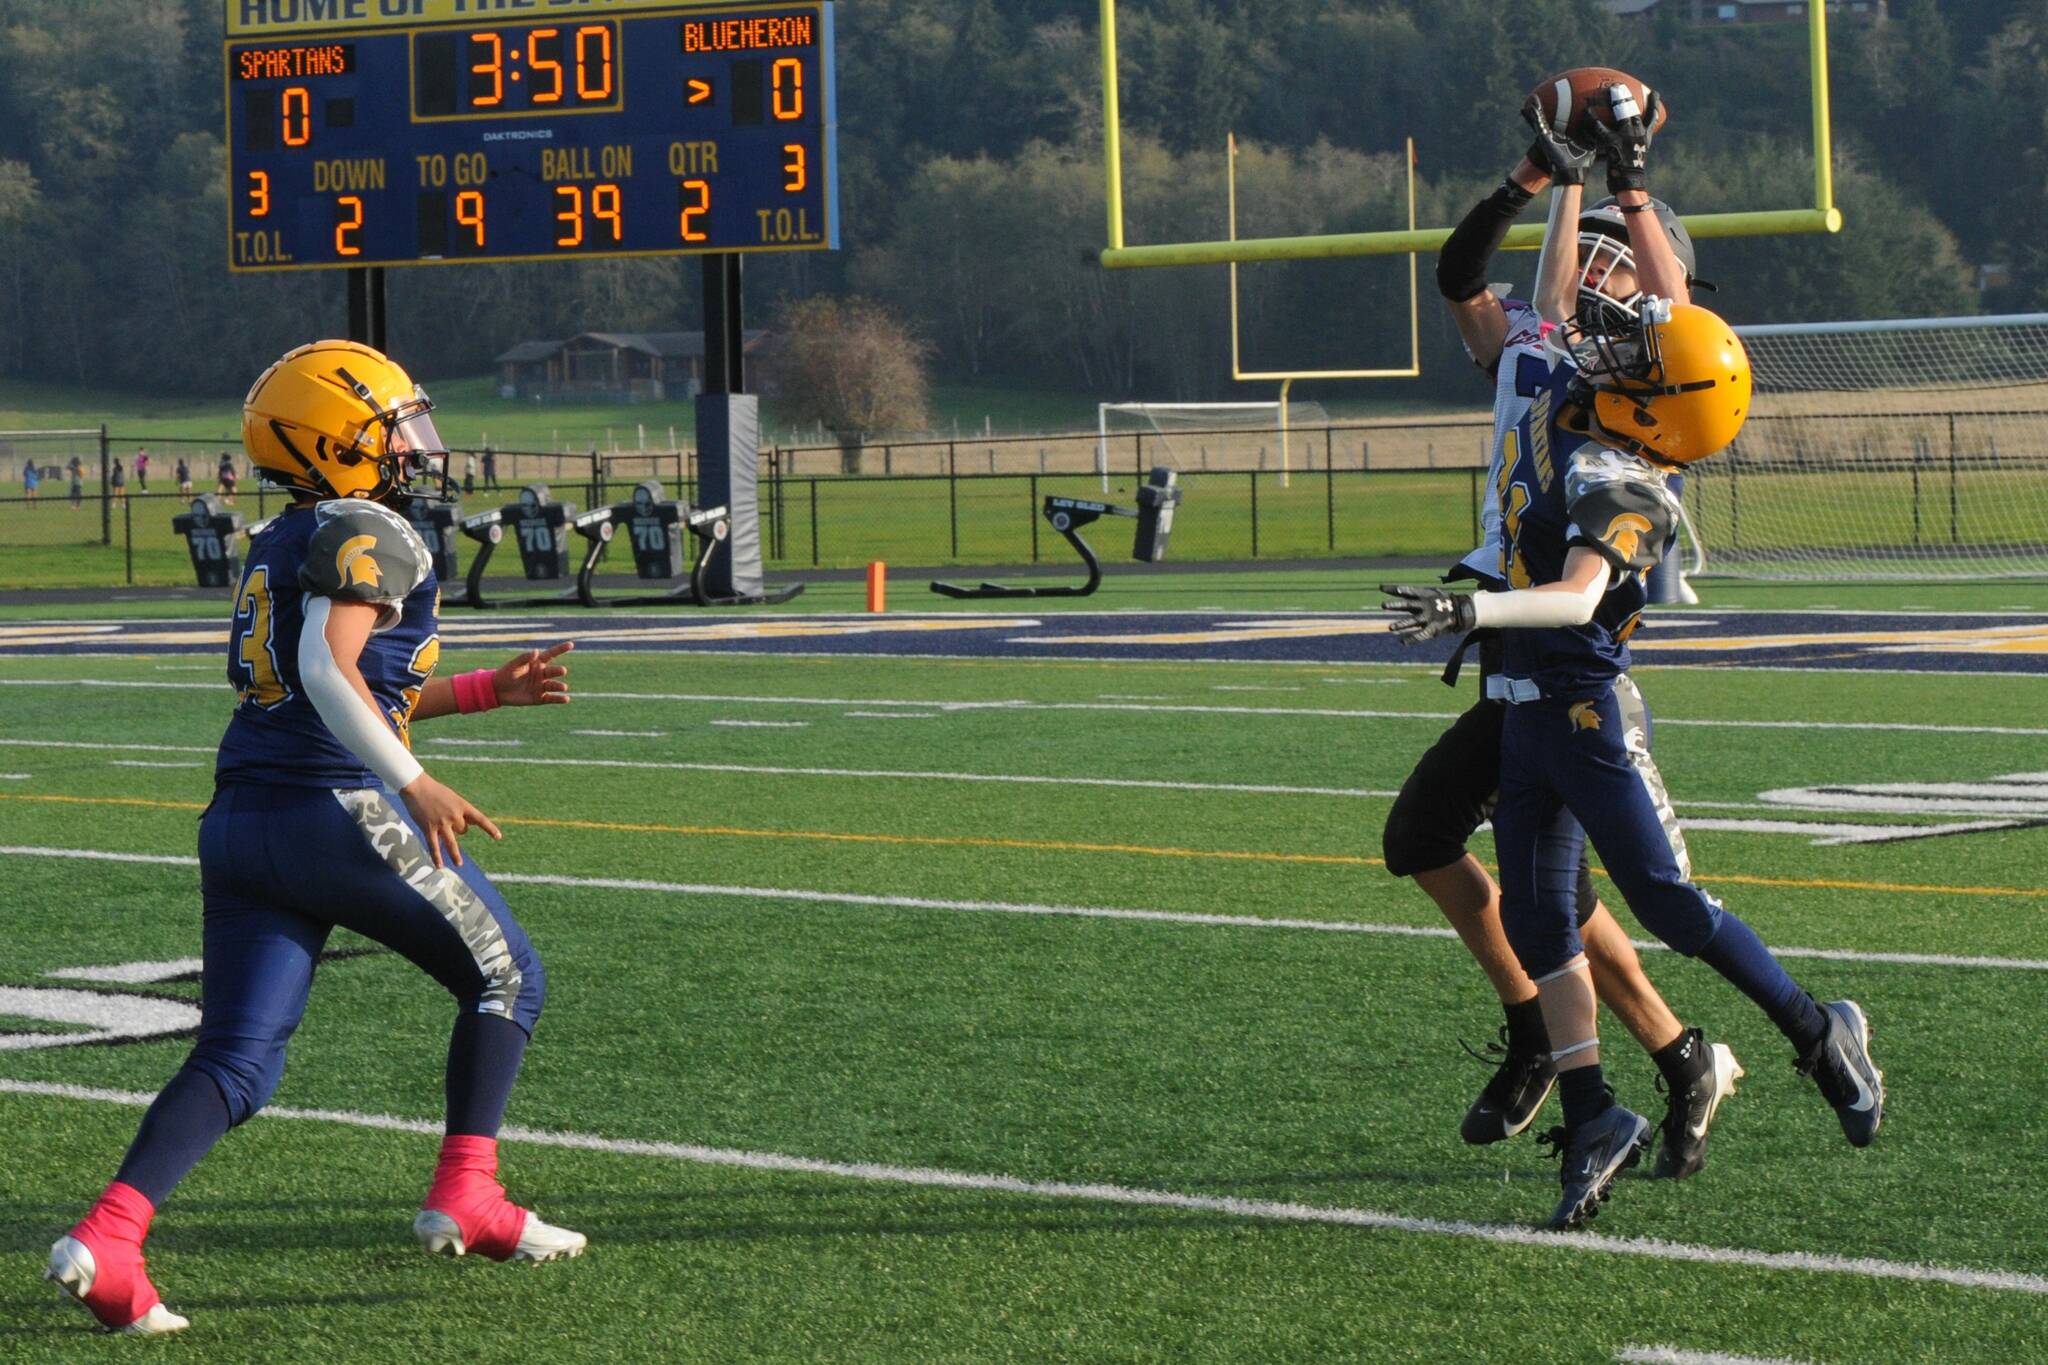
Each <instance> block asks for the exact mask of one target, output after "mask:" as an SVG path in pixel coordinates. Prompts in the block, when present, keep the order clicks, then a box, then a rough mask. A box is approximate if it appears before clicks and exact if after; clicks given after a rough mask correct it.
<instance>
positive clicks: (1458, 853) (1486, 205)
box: [1383, 95, 1742, 1179]
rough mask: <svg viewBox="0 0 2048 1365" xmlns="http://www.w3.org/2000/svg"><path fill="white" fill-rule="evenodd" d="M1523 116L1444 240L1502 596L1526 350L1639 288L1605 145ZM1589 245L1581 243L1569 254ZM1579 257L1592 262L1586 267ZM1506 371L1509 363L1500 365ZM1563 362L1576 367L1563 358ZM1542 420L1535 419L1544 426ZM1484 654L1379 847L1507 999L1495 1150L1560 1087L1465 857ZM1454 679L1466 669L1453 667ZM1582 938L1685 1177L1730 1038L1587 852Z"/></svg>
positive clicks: (1496, 707)
mask: <svg viewBox="0 0 2048 1365" xmlns="http://www.w3.org/2000/svg"><path fill="white" fill-rule="evenodd" d="M1522 114H1523V117H1524V118H1525V119H1527V120H1528V121H1529V122H1530V123H1531V125H1532V126H1533V127H1534V129H1535V131H1536V134H1537V140H1536V142H1535V144H1534V145H1533V146H1532V147H1531V148H1530V151H1529V155H1528V157H1527V158H1526V159H1525V160H1524V161H1523V162H1522V163H1521V164H1520V165H1518V166H1516V167H1515V169H1514V171H1513V172H1511V173H1510V175H1509V177H1508V182H1507V183H1506V184H1504V185H1503V186H1502V187H1501V188H1500V189H1499V190H1496V191H1495V192H1494V194H1493V196H1492V197H1491V198H1489V199H1487V200H1485V201H1483V202H1482V203H1480V204H1478V205H1477V206H1475V207H1474V208H1473V209H1472V211H1471V212H1470V213H1468V214H1467V215H1466V217H1465V219H1464V221H1463V222H1462V223H1461V224H1460V225H1459V226H1458V228H1457V230H1456V231H1455V232H1454V233H1453V234H1452V236H1451V239H1450V240H1449V241H1448V242H1446V243H1445V245H1444V249H1443V253H1442V255H1441V257H1440V258H1439V261H1438V266H1437V278H1438V284H1439V287H1440V289H1441V291H1442V292H1443V294H1444V296H1445V299H1446V301H1447V302H1448V303H1449V305H1450V307H1451V312H1452V315H1453V317H1454V318H1455V319H1456V321H1457V323H1458V326H1459V329H1460V332H1461V334H1462V335H1463V337H1464V340H1465V343H1466V346H1467V348H1468V349H1469V351H1470V352H1471V355H1472V359H1473V360H1474V362H1475V363H1477V364H1478V365H1479V367H1480V368H1481V369H1483V370H1485V371H1486V372H1487V373H1488V374H1489V375H1490V376H1491V377H1492V378H1493V379H1494V383H1495V390H1496V394H1495V409H1496V411H1497V412H1499V413H1501V414H1503V415H1504V416H1505V417H1506V419H1507V420H1505V421H1503V422H1502V424H1501V431H1500V432H1499V433H1497V437H1496V442H1495V447H1494V456H1493V458H1494V467H1493V478H1491V479H1490V480H1489V489H1490V490H1492V491H1491V493H1490V496H1489V498H1488V503H1489V506H1488V509H1487V516H1486V526H1487V536H1486V543H1485V544H1483V545H1481V546H1480V547H1479V548H1478V549H1476V550H1474V551H1473V552H1472V553H1471V554H1469V555H1467V556H1466V557H1465V559H1464V560H1463V561H1461V562H1460V563H1459V565H1458V566H1457V567H1456V568H1455V569H1453V571H1452V573H1451V574H1450V575H1449V577H1450V578H1451V579H1453V580H1456V579H1473V580H1477V581H1478V582H1479V583H1480V584H1481V586H1483V587H1485V588H1488V589H1490V590H1494V591H1500V590H1504V589H1506V588H1507V587H1508V583H1507V581H1506V579H1505V578H1504V577H1502V574H1503V573H1504V572H1505V570H1504V569H1503V567H1502V561H1503V556H1504V551H1503V548H1502V545H1501V515H1500V511H1499V507H1498V503H1499V499H1500V497H1501V496H1502V493H1503V490H1501V489H1500V486H1499V485H1500V477H1499V476H1500V475H1501V474H1502V473H1503V471H1504V469H1505V458H1506V457H1507V456H1509V455H1510V454H1512V453H1513V452H1514V451H1515V450H1516V443H1517V441H1518V440H1519V439H1520V438H1519V434H1518V433H1519V430H1520V427H1521V424H1522V420H1523V417H1524V416H1525V415H1527V414H1528V413H1529V411H1530V409H1531V408H1532V406H1533V405H1534V403H1535V401H1536V400H1535V399H1533V398H1532V397H1530V396H1528V395H1526V394H1522V393H1519V392H1517V384H1516V380H1517V367H1518V363H1519V360H1520V358H1521V357H1522V356H1523V355H1526V354H1535V355H1541V354H1543V339H1544V336H1545V335H1546V334H1547V333H1548V332H1549V331H1550V330H1551V328H1552V327H1553V326H1555V325H1558V324H1562V323H1565V322H1566V321H1568V320H1569V319H1570V318H1571V317H1572V315H1573V313H1574V312H1575V311H1581V310H1591V309H1595V308H1598V307H1599V306H1601V305H1602V304H1605V303H1612V304H1615V305H1616V306H1621V307H1626V306H1627V301H1628V300H1629V298H1630V297H1631V296H1632V295H1633V294H1634V293H1635V292H1636V280H1635V274H1636V271H1635V263H1634V258H1633V253H1632V251H1631V249H1630V247H1629V245H1628V238H1627V229H1626V227H1625V226H1624V224H1625V221H1626V220H1625V219H1624V218H1623V216H1622V215H1621V214H1620V213H1619V212H1616V211H1615V210H1614V208H1613V207H1612V206H1611V205H1602V206H1601V207H1600V208H1598V209H1595V210H1591V211H1588V212H1586V213H1584V214H1581V213H1580V199H1581V197H1582V194H1581V187H1582V185H1583V184H1584V181H1585V175H1586V170H1587V168H1588V167H1589V166H1590V165H1591V164H1592V162H1593V161H1594V159H1595V155H1596V149H1595V148H1592V147H1582V146H1579V145H1578V144H1576V143H1574V142H1573V141H1571V140H1570V139H1568V138H1566V137H1564V136H1563V135H1562V134H1560V133H1558V132H1556V131H1555V130H1554V129H1553V128H1552V127H1551V125H1550V123H1549V121H1548V120H1547V119H1546V118H1545V116H1544V114H1543V111H1542V107H1541V101H1540V100H1539V99H1538V98H1537V97H1536V96H1533V95H1532V96H1531V97H1530V100H1529V102H1528V103H1527V104H1526V105H1525V106H1524V107H1523V110H1522ZM1546 183H1548V184H1553V185H1556V186H1557V187H1558V194H1557V199H1558V202H1557V203H1555V204H1554V205H1553V211H1554V212H1555V213H1556V214H1557V215H1558V216H1557V218H1556V219H1555V221H1558V222H1566V223H1570V222H1576V223H1577V224H1578V232H1579V236H1578V240H1577V242H1576V243H1573V242H1571V240H1570V238H1569V237H1565V238H1563V239H1561V240H1560V241H1557V242H1553V243H1552V244H1551V247H1550V249H1549V250H1548V251H1546V252H1545V253H1544V256H1543V264H1542V266H1541V272H1542V273H1541V277H1540V278H1539V280H1538V283H1537V298H1538V306H1533V307H1532V306H1531V305H1530V304H1528V303H1524V302H1522V301H1520V300H1516V299H1502V298H1500V297H1498V296H1497V295H1495V294H1494V293H1493V291H1492V290H1490V289H1488V288H1487V287H1486V269H1487V266H1488V264H1489V262H1490V260H1491V258H1492V256H1493V253H1494V251H1495V250H1496V248H1497V247H1498V246H1499V244H1500V238H1501V235H1502V234H1503V233H1505V232H1506V230H1507V227H1508V225H1509V223H1510V222H1511V221H1512V220H1513V219H1514V217H1515V216H1516V215H1517V214H1518V213H1519V212H1520V210H1521V209H1522V208H1523V207H1524V206H1526V205H1527V203H1528V202H1529V200H1530V198H1531V197H1532V196H1533V195H1534V193H1535V192H1537V191H1539V190H1541V189H1542V188H1543V187H1544V185H1545V184H1546ZM1659 216H1660V221H1661V222H1662V223H1663V224H1664V225H1665V227H1666V228H1667V229H1668V232H1669V235H1670V239H1671V241H1670V247H1671V253H1670V254H1673V255H1675V257H1676V262H1675V264H1676V269H1677V271H1678V272H1679V273H1678V274H1677V276H1676V277H1675V279H1674V277H1672V276H1671V274H1670V266H1669V265H1668V264H1667V262H1666V261H1665V260H1663V259H1662V256H1661V255H1660V256H1659V258H1658V259H1657V260H1656V261H1654V262H1652V263H1651V265H1650V267H1649V268H1650V269H1651V270H1652V271H1655V272H1660V273H1659V278H1660V282H1662V283H1664V284H1665V285H1666V286H1667V287H1672V286H1673V285H1674V283H1675V285H1676V287H1679V288H1682V287H1683V285H1684V281H1686V280H1688V279H1689V278H1690V277H1691V275H1692V272H1693V268H1694V265H1693V255H1692V243H1691V240H1690V239H1689V238H1688V236H1687V235H1686V232H1685V229H1684V227H1683V226H1682V225H1680V224H1679V222H1678V219H1677V218H1676V216H1674V215H1670V214H1668V213H1666V212H1664V211H1663V210H1662V209H1661V208H1660V210H1659ZM1574 248H1578V249H1574ZM1579 249H1583V250H1584V252H1585V254H1586V258H1587V261H1588V268H1586V269H1581V267H1580V266H1579V264H1578V261H1579ZM1504 362H1505V363H1504ZM1559 363H1561V364H1567V365H1569V364H1571V363H1572V362H1571V361H1570V359H1569V358H1568V357H1564V356H1561V357H1559ZM1544 425H1545V424H1544V423H1543V422H1542V421H1540V420H1538V421H1537V426H1538V427H1539V428H1540V427H1543V426H1544ZM1473 643H1475V644H1476V645H1477V646H1478V649H1479V659H1480V673H1481V690H1482V692H1483V694H1484V695H1483V696H1482V697H1481V699H1480V700H1479V701H1478V702H1476V703H1474V704H1473V706H1472V707H1471V708H1470V709H1468V710H1467V711H1466V712H1465V713H1464V714H1463V715H1462V716H1460V717H1459V718H1458V720H1457V721H1456V722H1455V723H1454V724H1453V725H1452V726H1451V727H1450V728H1449V729H1448V730H1446V731H1445V732H1444V734H1443V735H1442V736H1441V737H1440V738H1439V739H1438V740H1437V742H1436V743H1435V744H1434V745H1432V746H1431V747H1430V749H1429V750H1428V751H1427V752H1426V753H1425V754H1424V755H1423V756H1422V759H1421V760H1420V761H1419V762H1418V763H1417V764H1416V765H1415V769H1414V771H1413V772H1411V773H1410V774H1409V776H1408V780H1407V781H1406V782H1405V783H1404V784H1403V785H1402V788H1401V793H1400V795H1399V797H1398V798H1397V799H1396V800H1395V802H1394V805H1393V807H1392V808H1391V809H1390V810H1389V812H1388V815H1387V823H1386V828H1385V831H1384V835H1383V852H1384V856H1385V860H1386V865H1387V869H1388V871H1390V872H1391V873H1393V874H1394V875H1395V876H1398V877H1413V878H1414V879H1415V882H1416V885H1418V886H1420V887H1421V888H1422V889H1423V890H1424V891H1425V892H1426V893H1427V894H1428V895H1429V896H1430V898H1431V899H1432V900H1434V901H1435V902H1436V903H1437V905H1438V907H1439V908H1440V909H1441V910H1442V911H1443V913H1444V917H1445V918H1446V919H1447V920H1449V921H1450V923H1451V925H1452V926H1453V928H1455V929H1456V931H1457V933H1458V936H1459V938H1460V939H1461V940H1462V941H1463V942H1464V943H1465V945H1466V947H1467V948H1468V949H1469V950H1470V951H1471V953H1472V955H1473V957H1474V958H1475V959H1476V960H1477V961H1478V963H1479V965H1480V967H1481V969H1482V970H1483V971H1484V972H1485V973H1486V976H1487V978H1488V980H1489V981H1490V982H1491V983H1492V985H1493V987H1494V991H1495V993H1496V994H1497V995H1498V996H1499V998H1500V1002H1501V1007H1502V1009H1503V1011H1504V1012H1505V1014H1506V1016H1507V1019H1506V1023H1505V1024H1504V1025H1503V1026H1502V1028H1501V1032H1500V1045H1499V1046H1497V1047H1494V1048H1492V1049H1491V1050H1492V1051H1493V1052H1494V1054H1495V1055H1497V1056H1498V1058H1499V1065H1498V1067H1497V1068H1496V1070H1495V1072H1494V1075H1493V1077H1492V1078H1491V1079H1490V1080H1489V1081H1488V1082H1487V1084H1486V1087H1485V1089H1484V1090H1482V1091H1481V1092H1480V1095H1479V1097H1478V1099H1476V1100H1475V1101H1473V1103H1472V1106H1471V1108H1470V1109H1469V1110H1468V1111H1467V1112H1466V1114H1465V1119H1464V1122H1463V1124H1462V1125H1461V1126H1460V1129H1459V1132H1460V1135H1461V1136H1463V1138H1464V1139H1465V1141H1466V1142H1469V1143H1473V1144H1475V1145H1476V1144H1484V1143H1491V1142H1499V1141H1501V1140H1502V1139H1504V1138H1511V1137H1514V1136H1516V1135H1517V1134H1519V1133H1521V1132H1523V1131H1524V1130H1526V1129H1527V1128H1528V1127H1529V1125H1530V1124H1531V1123H1533V1122H1534V1121H1535V1119H1536V1115H1537V1113H1538V1111H1539V1110H1540V1109H1541V1108H1542V1106H1543V1103H1544V1102H1545V1100H1547V1099H1548V1098H1549V1096H1550V1093H1551V1091H1552V1089H1553V1088H1554V1086H1555V1084H1556V1076H1557V1073H1556V1070H1555V1068H1554V1067H1553V1066H1552V1064H1551V1060H1550V1044H1549V1039H1548V1035H1547V1034H1546V1033H1545V1030H1544V1026H1543V1013H1542V1010H1541V1008H1540V1007H1539V1005H1538V1003H1537V992H1536V987H1535V984H1534V983H1533V982H1531V981H1530V980H1529V977H1528V975H1527V974H1526V973H1524V972H1523V971H1522V968H1521V965H1520V964H1519V963H1518V962H1517V961H1516V960H1515V955H1514V952H1513V950H1512V949H1511V948H1510V947H1509V946H1508V941H1507V938H1506V936H1505V935H1504V934H1503V932H1502V930H1501V924H1500V899H1499V896H1500V893H1499V888H1498V887H1497V886H1496V885H1495V884H1494V881H1493V879H1492V878H1491V877H1490V876H1488V875H1487V872H1486V869H1485V868H1484V867H1483V866H1482V865H1481V864H1480V862H1479V860H1478V859H1476V858H1474V857H1473V856H1472V855H1471V854H1470V853H1469V852H1467V851H1466V843H1467V841H1468V840H1469V839H1470V838H1471V836H1472V834H1473V832H1474V831H1475V830H1476V829H1478V827H1479V826H1480V825H1481V824H1482V823H1484V822H1485V821H1486V820H1488V819H1489V818H1491V816H1492V812H1493V806H1494V798H1495V794H1496V792H1497V790H1498V787H1499V778H1500V747H1501V726H1502V723H1503V720H1504V718H1505V713H1506V711H1507V706H1508V703H1507V701H1506V700H1505V697H1506V691H1505V680H1504V679H1503V678H1502V677H1501V676H1500V674H1501V661H1500V653H1501V647H1500V642H1499V638H1498V635H1497V633H1495V632H1490V631H1489V632H1484V633H1482V636H1480V637H1475V639H1474V640H1473ZM1450 676H1451V679H1452V680H1453V681H1455V677H1456V672H1455V670H1454V671H1453V672H1452V673H1451V675H1450ZM1575 888H1576V896H1575V900H1576V913H1577V917H1578V926H1579V934H1580V938H1581V939H1582V941H1583V942H1584V944H1585V949H1586V956H1587V961H1588V965H1589V968H1590V971H1591V975H1592V979H1593V983H1594V987H1595V990H1596V992H1597V994H1598V996H1599V998H1600V1001H1601V1002H1602V1003H1603V1004H1605V1005H1606V1006H1607V1007H1608V1008H1609V1009H1611V1010H1613V1011H1614V1012H1615V1014H1616V1015H1617V1016H1618V1017H1619V1018H1620V1019H1621V1021H1622V1023H1623V1024H1624V1026H1626V1027H1627V1029H1628V1030H1629V1032H1630V1033H1631V1034H1632V1035H1634V1037H1635V1038H1636V1040H1637V1041H1638V1042H1639V1043H1640V1044H1641V1045H1642V1046H1643V1048H1644V1050H1645V1051H1647V1052H1648V1053H1649V1054H1650V1057H1651V1060H1652V1061H1653V1062H1655V1063H1656V1066H1657V1069H1658V1073H1659V1075H1660V1077H1661V1078H1662V1082H1663V1086H1664V1089H1665V1092H1666V1095H1667V1097H1668V1103H1667V1106H1666V1113H1665V1117H1664V1121H1663V1124H1662V1125H1661V1133H1662V1141H1661V1143H1660V1144H1659V1147H1658V1151H1657V1164H1656V1174H1657V1175H1658V1176H1660V1177H1665V1178H1670V1179H1684V1178H1686V1177H1687V1176H1690V1175H1693V1174H1695V1173H1697V1172H1698V1171H1700V1170H1701V1169H1702V1168H1703V1167H1704V1166H1705V1164H1706V1143H1707V1131H1708V1128H1709V1126H1710V1125H1711V1124H1712V1122H1713V1120H1714V1116H1715V1114H1716V1112H1717V1111H1718V1109H1719V1107H1720V1104H1721V1101H1722V1100H1724V1099H1726V1098H1727V1097H1728V1095H1730V1094H1731V1093H1733V1091H1734V1088H1735V1082H1736V1079H1737V1078H1738V1077H1740V1076H1741V1075H1742V1068H1741V1066H1740V1065H1739V1064H1738V1063H1737V1062H1736V1060H1735V1056H1734V1053H1733V1052H1732V1051H1730V1049H1729V1048H1728V1046H1727V1045H1726V1044H1724V1043H1713V1044H1709V1043H1708V1042H1707V1041H1706V1040H1705V1038H1704V1037H1703V1036H1702V1035H1701V1033H1700V1030H1698V1029H1696V1028H1687V1027H1685V1026H1684V1025H1683V1024H1682V1023H1681V1022H1680V1020H1679V1019H1678V1017H1677V1016H1676V1015H1675V1014H1674V1013H1672V1011H1671V1008H1670V1006H1669V1005H1667V1004H1666V1003H1665V1001H1664V999H1663V997H1662V996H1661V995H1659V994H1658V992H1657V989H1656V987H1655V986H1653V985H1652V984H1651V983H1650V980H1649V978H1648V977H1647V976H1646V975H1645V974H1644V972H1643V968H1642V962H1641V959H1640V958H1638V956H1637V954H1636V950H1635V945H1634V944H1633V943H1631V942H1630V941H1629V937H1628V934H1627V933H1626V931H1624V930H1623V929H1622V927H1621V925H1620V924H1619V923H1617V922H1616V921H1615V919H1614V916H1613V915H1612V914H1610V913H1609V912H1608V910H1607V908H1606V907H1605V906H1603V905H1602V904H1601V903H1600V901H1599V898H1598V897H1597V896H1596V895H1595V893H1594V890H1593V877H1592V873H1591V871H1590V870H1589V868H1588V867H1587V864H1586V860H1585V857H1584V853H1583V850H1582V851H1581V856H1580V860H1579V864H1578V870H1577V877H1576V883H1575Z"/></svg>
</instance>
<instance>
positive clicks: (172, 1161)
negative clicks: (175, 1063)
mask: <svg viewBox="0 0 2048 1365" xmlns="http://www.w3.org/2000/svg"><path fill="white" fill-rule="evenodd" d="M231 1126H232V1125H231V1124H230V1122H229V1118H228V1102H227V1101H226V1100H224V1099H222V1098H221V1093H220V1087H219V1086H218V1085H216V1084H214V1080H213V1077H211V1076H209V1075H207V1074H206V1073H205V1072H204V1071H200V1070H198V1069H197V1068H195V1067H190V1066H187V1067H184V1068H182V1069H180V1070H179V1072H178V1074H177V1075H175V1076H173V1077H171V1082H170V1084H169V1085H166V1086H165V1087H164V1088H163V1089H162V1091H160V1092H159V1093H158V1094H157V1097H156V1099H155V1100H154V1101H153V1102H152V1103H151V1104H150V1106H149V1110H148V1112H147V1113H145V1114H143V1116H142V1126H141V1127H140V1128H139V1129H138V1130H137V1131H136V1134H135V1141H134V1143H133V1144H132V1145H130V1147H129V1148H128V1155H127V1157H126V1158H125V1159H123V1161H122V1162H121V1170H120V1173H119V1174H117V1175H116V1176H115V1177H114V1179H116V1180H118V1181H120V1182H121V1183H122V1184H124V1185H132V1186H133V1187H134V1188H136V1189H138V1190H140V1191H142V1193H143V1195H144V1196H145V1197H146V1198H147V1199H148V1200H149V1202H150V1203H152V1204H156V1205H161V1204H162V1203H163V1202H164V1200H166V1199H168V1198H169V1197H170V1194H171V1191H172V1190H174V1189H176V1188H177V1187H178V1182H179V1181H181V1180H183V1179H184V1178H185V1176H186V1174H187V1173H188V1172H189V1171H191V1169H192V1168H193V1167H194V1166H197V1165H198V1164H199V1159H200V1158H201V1157H203V1156H205V1155H206V1154H207V1153H208V1152H210V1151H212V1150H213V1144H215V1143H216V1142H219V1141H220V1140H221V1138H222V1137H223V1136H225V1135H226V1133H227V1131H228V1129H229V1127H231Z"/></svg>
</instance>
